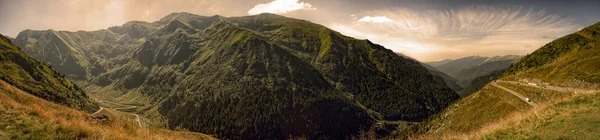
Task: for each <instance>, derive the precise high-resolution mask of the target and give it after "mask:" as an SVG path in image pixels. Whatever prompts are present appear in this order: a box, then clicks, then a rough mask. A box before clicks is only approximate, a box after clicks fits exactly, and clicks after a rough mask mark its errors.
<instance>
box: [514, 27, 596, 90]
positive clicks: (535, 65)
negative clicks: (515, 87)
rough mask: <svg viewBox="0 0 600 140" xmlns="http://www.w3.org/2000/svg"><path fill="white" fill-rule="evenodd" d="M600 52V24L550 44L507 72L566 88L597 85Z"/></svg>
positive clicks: (526, 57) (522, 77) (593, 86)
mask: <svg viewBox="0 0 600 140" xmlns="http://www.w3.org/2000/svg"><path fill="white" fill-rule="evenodd" d="M599 53H600V23H596V24H594V25H592V26H590V27H587V28H584V29H582V30H581V31H578V32H576V33H573V34H570V35H567V36H564V37H561V38H559V39H556V40H554V41H552V42H550V43H548V44H546V45H545V46H543V47H541V48H540V49H538V50H536V51H534V52H533V53H531V54H529V55H527V56H525V57H524V58H523V59H522V60H521V61H519V62H518V63H516V64H515V66H514V67H511V68H510V69H508V70H507V71H506V72H505V73H504V74H503V75H504V77H507V78H513V79H514V78H520V79H533V80H541V81H544V82H549V83H552V84H557V85H562V86H566V87H587V88H595V87H597V84H598V83H600V65H597V64H598V63H600V56H598V55H597V54H599ZM564 81H569V82H564ZM590 84H591V85H590Z"/></svg>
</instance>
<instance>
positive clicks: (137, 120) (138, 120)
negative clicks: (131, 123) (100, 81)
mask: <svg viewBox="0 0 600 140" xmlns="http://www.w3.org/2000/svg"><path fill="white" fill-rule="evenodd" d="M97 102H108V103H112V104H116V105H119V106H127V107H121V108H112V110H113V111H118V110H124V109H134V108H137V107H138V106H134V105H126V104H121V103H117V102H112V101H102V100H98V101H97ZM103 109H104V108H103V107H100V110H98V111H96V112H95V113H94V114H96V113H98V112H100V111H102V110H103ZM120 112H124V113H127V114H131V115H133V116H135V121H136V122H137V123H138V125H140V126H141V127H146V125H145V123H144V122H142V119H141V117H140V115H138V114H135V113H129V112H125V111H120Z"/></svg>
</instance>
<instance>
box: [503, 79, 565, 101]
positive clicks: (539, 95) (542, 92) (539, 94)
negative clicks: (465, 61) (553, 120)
mask: <svg viewBox="0 0 600 140" xmlns="http://www.w3.org/2000/svg"><path fill="white" fill-rule="evenodd" d="M498 85H500V86H503V87H506V88H508V89H512V90H513V91H516V92H518V93H520V94H522V95H523V96H525V97H528V98H529V99H531V101H533V102H535V103H538V104H545V103H548V102H551V101H555V100H557V99H564V98H569V97H571V96H572V93H563V92H558V91H554V90H548V89H540V88H534V87H528V86H523V85H516V84H512V83H502V82H500V83H498Z"/></svg>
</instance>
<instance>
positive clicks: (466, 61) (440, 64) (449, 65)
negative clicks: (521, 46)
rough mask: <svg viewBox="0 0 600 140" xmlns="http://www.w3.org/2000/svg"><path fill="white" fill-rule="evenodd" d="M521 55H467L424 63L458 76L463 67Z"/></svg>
mask: <svg viewBox="0 0 600 140" xmlns="http://www.w3.org/2000/svg"><path fill="white" fill-rule="evenodd" d="M520 57H521V56H518V55H505V56H493V57H483V56H469V57H463V58H459V59H456V60H443V61H435V62H426V64H428V65H431V66H433V67H435V68H436V69H438V70H440V71H442V72H444V73H446V74H448V75H450V76H452V77H455V78H456V77H458V76H459V74H460V73H461V70H463V69H470V68H473V67H477V66H480V65H482V64H484V63H490V62H496V61H505V60H512V61H514V60H518V59H519V58H520Z"/></svg>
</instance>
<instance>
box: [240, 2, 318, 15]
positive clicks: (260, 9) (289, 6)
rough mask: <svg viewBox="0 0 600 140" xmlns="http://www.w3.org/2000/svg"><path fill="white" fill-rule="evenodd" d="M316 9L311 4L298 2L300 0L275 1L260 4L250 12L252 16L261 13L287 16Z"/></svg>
mask: <svg viewBox="0 0 600 140" xmlns="http://www.w3.org/2000/svg"><path fill="white" fill-rule="evenodd" d="M313 9H315V8H314V7H313V6H312V5H311V4H310V3H304V2H298V0H274V1H272V2H269V3H264V4H258V5H256V6H254V8H252V9H250V11H248V14H250V15H256V14H260V13H274V14H285V13H288V12H291V11H297V10H313Z"/></svg>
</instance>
